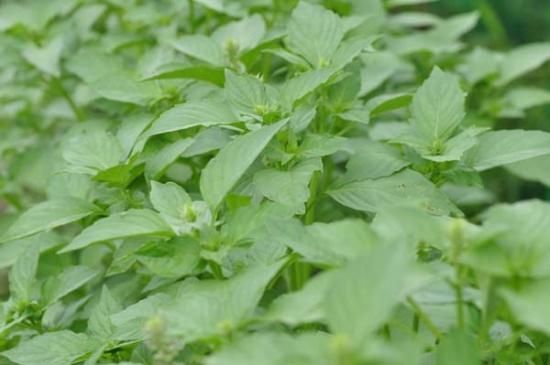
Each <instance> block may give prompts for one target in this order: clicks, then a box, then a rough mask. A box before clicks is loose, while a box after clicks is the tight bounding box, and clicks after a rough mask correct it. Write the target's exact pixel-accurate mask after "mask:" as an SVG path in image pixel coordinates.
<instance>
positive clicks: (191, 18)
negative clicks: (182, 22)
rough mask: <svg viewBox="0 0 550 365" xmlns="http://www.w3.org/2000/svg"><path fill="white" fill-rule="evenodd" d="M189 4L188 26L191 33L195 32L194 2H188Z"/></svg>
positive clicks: (193, 0) (191, 0)
mask: <svg viewBox="0 0 550 365" xmlns="http://www.w3.org/2000/svg"><path fill="white" fill-rule="evenodd" d="M188 3H189V25H190V27H191V33H193V32H194V31H195V0H188Z"/></svg>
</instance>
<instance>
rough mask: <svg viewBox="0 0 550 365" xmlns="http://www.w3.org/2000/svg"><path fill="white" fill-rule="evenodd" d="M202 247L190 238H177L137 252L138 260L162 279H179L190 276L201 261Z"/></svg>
mask: <svg viewBox="0 0 550 365" xmlns="http://www.w3.org/2000/svg"><path fill="white" fill-rule="evenodd" d="M200 253H201V246H200V245H199V243H198V242H197V241H195V240H193V239H191V238H190V237H176V238H173V239H172V240H170V241H168V242H166V243H165V244H164V245H162V246H157V247H149V248H145V249H142V250H139V251H138V252H137V254H136V255H137V256H136V257H137V260H138V262H140V263H141V264H143V266H145V267H146V268H147V269H148V270H149V271H151V272H152V273H153V274H155V275H157V276H159V277H161V278H174V279H178V278H181V277H183V276H186V275H190V274H192V273H193V271H194V270H195V269H196V268H197V267H198V265H199V263H200V260H201V256H200Z"/></svg>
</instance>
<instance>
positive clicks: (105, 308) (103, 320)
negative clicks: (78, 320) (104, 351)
mask: <svg viewBox="0 0 550 365" xmlns="http://www.w3.org/2000/svg"><path fill="white" fill-rule="evenodd" d="M121 310H122V305H121V304H120V303H119V302H118V300H117V299H116V298H115V297H113V295H112V294H111V291H110V290H109V288H108V287H107V286H103V288H102V289H101V295H100V297H99V302H98V303H97V304H96V305H95V307H94V308H93V310H92V313H91V314H90V318H89V319H88V331H89V332H90V333H91V334H93V336H94V337H96V338H101V339H103V340H108V339H110V338H111V336H112V335H113V333H114V326H113V324H112V323H111V319H110V316H111V314H114V313H118V312H120V311H121Z"/></svg>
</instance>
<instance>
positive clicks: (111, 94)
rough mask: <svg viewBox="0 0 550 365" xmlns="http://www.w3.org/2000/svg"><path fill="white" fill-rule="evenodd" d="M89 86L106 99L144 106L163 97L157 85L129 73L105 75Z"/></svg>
mask: <svg viewBox="0 0 550 365" xmlns="http://www.w3.org/2000/svg"><path fill="white" fill-rule="evenodd" d="M89 86H90V88H91V89H92V90H93V91H95V92H96V93H98V94H99V95H100V96H101V97H103V98H105V99H108V100H114V101H119V102H123V103H130V104H136V105H142V106H145V105H147V104H149V103H150V102H152V101H154V100H155V99H158V98H160V97H161V96H162V92H161V89H160V87H159V86H158V84H157V83H155V82H154V81H140V80H139V79H138V78H137V77H136V76H134V75H132V74H130V73H128V72H116V73H113V74H108V75H105V76H103V77H100V78H97V79H95V80H93V81H92V82H90V84H89Z"/></svg>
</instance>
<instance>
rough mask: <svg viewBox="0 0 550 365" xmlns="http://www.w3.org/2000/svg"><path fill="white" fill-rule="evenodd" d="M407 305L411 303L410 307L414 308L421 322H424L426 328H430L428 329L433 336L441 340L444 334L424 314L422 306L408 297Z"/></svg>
mask: <svg viewBox="0 0 550 365" xmlns="http://www.w3.org/2000/svg"><path fill="white" fill-rule="evenodd" d="M407 303H409V305H410V306H411V307H412V309H413V310H414V312H415V314H416V315H417V316H418V319H419V320H420V321H422V322H423V323H424V324H425V325H426V327H428V329H429V330H430V332H431V333H432V335H433V336H434V337H435V338H436V339H437V340H439V339H441V336H442V333H441V331H440V330H439V328H437V326H436V325H435V324H434V323H433V322H432V320H431V318H430V317H429V316H428V315H427V314H426V313H424V311H423V310H422V308H421V307H420V305H419V304H418V303H417V302H416V301H415V300H414V299H413V298H412V297H407Z"/></svg>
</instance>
